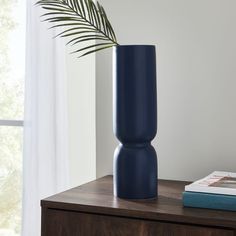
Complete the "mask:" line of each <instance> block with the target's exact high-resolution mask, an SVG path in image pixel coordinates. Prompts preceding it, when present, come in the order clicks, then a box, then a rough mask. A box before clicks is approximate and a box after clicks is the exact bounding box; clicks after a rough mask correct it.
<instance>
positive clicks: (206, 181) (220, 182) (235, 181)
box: [185, 171, 236, 195]
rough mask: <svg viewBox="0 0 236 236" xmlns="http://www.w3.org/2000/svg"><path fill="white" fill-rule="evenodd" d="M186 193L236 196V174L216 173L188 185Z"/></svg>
mask: <svg viewBox="0 0 236 236" xmlns="http://www.w3.org/2000/svg"><path fill="white" fill-rule="evenodd" d="M185 191H187V192H202V193H215V194H224V195H236V173H231V172H223V171H215V172H213V173H212V174H210V175H208V176H207V177H205V178H203V179H200V180H198V181H195V182H194V183H192V184H189V185H186V186H185Z"/></svg>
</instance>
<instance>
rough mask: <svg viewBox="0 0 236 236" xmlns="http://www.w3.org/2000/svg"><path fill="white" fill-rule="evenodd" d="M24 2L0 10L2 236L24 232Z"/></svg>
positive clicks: (7, 2) (6, 1)
mask: <svg viewBox="0 0 236 236" xmlns="http://www.w3.org/2000/svg"><path fill="white" fill-rule="evenodd" d="M25 12H26V11H25V2H24V0H2V1H1V7H0V235H1V236H19V235H20V230H21V195H22V142H23V113H24V112H23V111H24V106H23V104H24V70H25V64H24V61H25Z"/></svg>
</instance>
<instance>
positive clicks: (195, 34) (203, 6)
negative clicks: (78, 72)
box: [96, 0, 236, 180]
mask: <svg viewBox="0 0 236 236" xmlns="http://www.w3.org/2000/svg"><path fill="white" fill-rule="evenodd" d="M100 2H101V3H102V4H103V6H104V7H105V9H106V11H107V13H108V16H109V18H110V20H111V22H112V25H113V26H114V29H115V31H116V32H117V36H118V40H119V42H120V44H155V45H157V66H158V134H157V137H156V139H155V140H154V142H153V145H154V146H155V148H156V151H157V154H158V161H159V177H160V178H166V179H180V180H194V179H197V178H200V177H203V176H205V175H206V174H208V173H210V172H211V171H213V170H225V171H234V172H236V92H235V91H236V64H235V63H236V14H235V12H236V1H235V0H224V1H222V0H147V1H137V0H129V1H125V0H120V1H117V0H101V1H100ZM111 60H112V57H111V50H108V51H106V52H102V53H99V54H97V56H96V66H97V69H96V77H97V78H96V81H97V85H96V91H97V95H96V102H97V105H96V114H97V124H96V126H97V176H98V177H99V176H102V175H106V174H108V173H112V158H113V151H114V148H115V146H116V140H115V138H114V136H113V133H112V69H111V67H112V63H111Z"/></svg>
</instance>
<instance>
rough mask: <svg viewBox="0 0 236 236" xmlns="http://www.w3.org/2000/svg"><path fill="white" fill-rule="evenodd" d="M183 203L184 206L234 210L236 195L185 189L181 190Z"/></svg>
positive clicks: (235, 209) (235, 208) (235, 207)
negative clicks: (187, 190)
mask: <svg viewBox="0 0 236 236" xmlns="http://www.w3.org/2000/svg"><path fill="white" fill-rule="evenodd" d="M183 205H184V206H186V207H197V208H208V209H216V210H226V211H236V196H234V195H224V194H213V193H201V192H186V191H185V192H183Z"/></svg>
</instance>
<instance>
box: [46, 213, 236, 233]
mask: <svg viewBox="0 0 236 236" xmlns="http://www.w3.org/2000/svg"><path fill="white" fill-rule="evenodd" d="M162 235H163V236H199V235H200V236H233V235H234V232H233V231H232V230H226V229H218V228H217V229H215V228H211V227H200V226H190V225H182V224H173V223H163V222H156V221H146V220H139V219H131V218H125V217H114V216H105V215H95V214H86V213H79V212H70V211H60V210H53V209H47V210H44V211H43V215H42V236H162Z"/></svg>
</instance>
